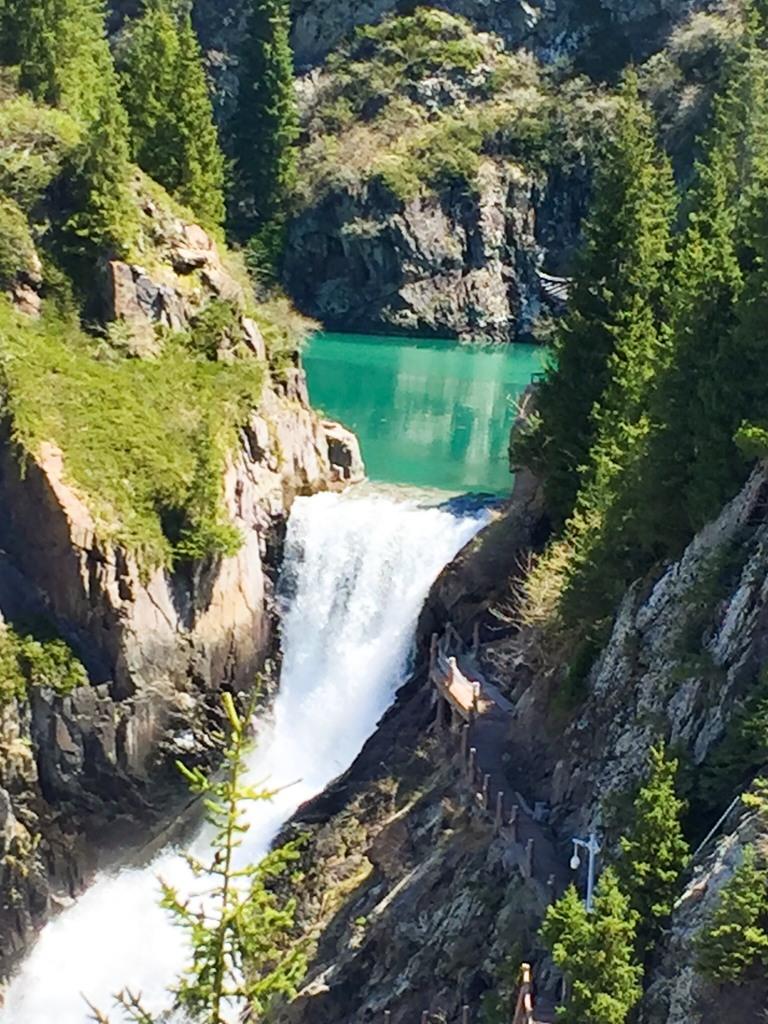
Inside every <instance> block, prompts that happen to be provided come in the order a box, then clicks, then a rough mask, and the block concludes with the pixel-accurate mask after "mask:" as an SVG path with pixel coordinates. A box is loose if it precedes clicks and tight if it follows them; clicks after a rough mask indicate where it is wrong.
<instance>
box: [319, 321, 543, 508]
mask: <svg viewBox="0 0 768 1024" xmlns="http://www.w3.org/2000/svg"><path fill="white" fill-rule="evenodd" d="M544 359H545V353H544V350H543V349H541V348H537V347H536V346H534V345H507V346H505V347H504V348H498V347H496V348H477V347H471V346H468V345H459V344H458V343H457V342H452V341H440V340H432V339H430V340H414V339H412V338H389V337H371V336H369V335H357V334H330V333H328V334H318V335H317V336H316V337H315V338H314V339H313V340H312V341H311V343H310V345H309V347H308V349H307V351H306V352H305V355H304V364H305V366H306V369H307V376H308V379H309V391H310V395H311V398H312V403H313V405H315V407H317V408H319V409H321V410H322V411H323V413H324V414H325V415H326V416H327V417H329V418H330V419H334V420H340V421H341V422H342V423H344V424H345V425H346V426H348V427H350V428H351V429H352V430H354V431H355V433H356V434H357V435H358V437H359V438H360V443H361V445H362V448H363V458H364V459H365V463H366V467H367V471H368V476H369V477H370V479H371V480H375V481H379V482H386V483H394V484H409V485H414V486H417V487H435V488H439V489H441V490H447V491H454V492H467V491H483V492H492V493H494V494H499V493H504V492H506V491H509V488H510V486H511V483H512V480H511V476H510V473H509V466H508V462H507V445H508V442H509V431H510V428H511V426H512V422H513V420H514V418H515V399H516V398H517V397H518V396H519V395H520V394H521V392H522V391H523V390H524V388H525V387H526V385H527V384H528V383H529V382H530V380H531V377H532V375H533V374H534V373H537V372H539V371H540V370H541V369H542V367H543V364H544Z"/></svg>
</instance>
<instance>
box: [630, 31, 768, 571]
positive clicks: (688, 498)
mask: <svg viewBox="0 0 768 1024" xmlns="http://www.w3.org/2000/svg"><path fill="white" fill-rule="evenodd" d="M767 111H768V72H767V70H766V56H765V53H764V52H762V51H761V49H760V47H759V46H758V37H757V29H756V26H755V24H754V23H750V24H749V25H748V28H747V32H746V35H745V41H744V44H743V46H742V47H741V49H740V51H739V52H738V53H737V55H736V57H735V58H734V60H733V63H732V65H731V67H730V68H729V72H728V76H727V81H726V86H725V89H724V92H723V94H722V95H721V96H720V97H719V98H718V100H717V101H716V106H715V114H714V122H713V126H712V129H711V130H710V133H709V137H708V138H707V140H706V141H705V148H704V155H703V158H702V160H701V161H700V163H699V164H698V167H697V182H696V185H695V187H694V189H693V190H692V191H691V194H690V199H689V214H688V223H687V226H686V229H685V232H684V234H683V238H682V242H681V244H680V247H679V250H678V253H677V256H676V260H675V275H674V280H675V287H674V291H673V302H672V333H673V343H672V350H671V359H670V365H669V370H668V372H667V373H666V374H665V375H664V377H663V378H662V380H661V381H660V386H659V389H658V394H657V397H656V401H655V403H654V409H653V417H654V424H655V433H654V438H653V441H652V444H651V448H650V451H649V464H648V467H647V475H648V481H647V483H646V484H645V490H646V497H647V499H648V500H649V502H650V505H649V511H650V512H651V513H655V516H654V528H655V530H656V532H657V533H658V534H659V535H660V536H661V537H664V538H665V539H666V544H667V548H668V550H670V551H673V552H674V551H676V550H679V548H680V546H681V545H682V544H683V543H685V542H686V541H687V540H688V538H689V537H690V535H691V533H693V532H694V531H695V530H696V529H698V528H699V527H701V526H702V525H703V523H704V522H706V521H707V519H708V518H710V517H711V516H712V515H713V514H714V513H715V512H716V511H717V510H718V509H719V507H720V506H721V505H722V502H723V501H724V499H725V498H726V497H728V496H730V495H731V494H733V493H735V491H736V490H737V488H738V486H739V484H740V482H741V481H742V480H743V478H744V473H745V463H744V460H743V459H742V458H740V457H739V454H738V452H737V450H736V447H735V445H734V440H733V437H734V434H735V432H736V429H737V427H738V425H739V422H740V416H741V415H743V413H744V411H746V410H745V405H744V402H743V395H744V391H745V390H746V391H749V390H750V388H751V383H752V380H751V371H752V370H753V369H754V370H757V371H758V373H759V370H760V367H759V365H755V362H754V361H753V362H752V364H751V365H750V366H745V365H744V363H743V361H742V358H741V352H740V350H741V348H742V344H743V342H744V340H745V339H744V338H743V337H742V338H741V339H737V338H736V337H735V329H736V323H737V305H738V303H739V299H740V296H741V292H742V288H743V263H744V252H743V249H744V245H743V242H742V241H741V240H740V237H739V236H740V234H741V233H742V229H741V227H740V224H741V222H742V214H743V205H744V204H743V196H744V195H746V193H747V191H748V187H749V182H750V180H751V179H752V178H753V175H754V171H755V160H756V157H757V153H758V152H759V149H760V148H761V147H762V146H763V144H764V143H763V140H764V137H765V129H766V120H765V119H766V112H767ZM681 499H682V500H681Z"/></svg>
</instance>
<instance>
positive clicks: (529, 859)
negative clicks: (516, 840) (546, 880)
mask: <svg viewBox="0 0 768 1024" xmlns="http://www.w3.org/2000/svg"><path fill="white" fill-rule="evenodd" d="M525 870H526V875H527V877H528V878H533V839H529V840H528V842H527V843H526V845H525Z"/></svg>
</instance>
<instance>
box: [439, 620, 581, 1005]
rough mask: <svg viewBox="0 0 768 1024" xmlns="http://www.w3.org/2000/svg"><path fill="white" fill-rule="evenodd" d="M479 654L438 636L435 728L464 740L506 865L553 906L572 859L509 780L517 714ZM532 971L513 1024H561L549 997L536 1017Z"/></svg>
mask: <svg viewBox="0 0 768 1024" xmlns="http://www.w3.org/2000/svg"><path fill="white" fill-rule="evenodd" d="M477 650H478V643H477V637H475V643H474V644H473V649H472V650H467V648H466V646H465V645H464V643H463V641H462V640H461V638H460V637H459V635H458V633H457V632H456V631H455V630H454V629H453V628H452V627H451V626H449V627H448V628H447V629H446V632H445V633H444V635H443V636H442V637H439V638H438V637H437V636H433V638H432V644H431V651H430V667H429V677H430V681H431V683H432V685H433V686H434V689H435V699H436V704H437V708H436V728H437V730H438V732H440V733H442V734H443V735H445V736H446V737H458V741H459V748H460V764H461V767H462V769H463V774H464V776H465V778H466V781H467V783H468V785H469V788H470V792H471V794H472V797H473V804H474V806H475V807H476V808H478V809H479V810H480V812H481V813H482V814H484V816H485V817H486V818H487V820H488V822H489V824H492V826H493V834H494V836H496V837H498V838H501V839H502V840H503V841H504V842H505V844H506V847H507V849H506V851H505V861H506V863H508V864H509V866H510V867H513V868H515V867H516V868H517V869H518V870H519V871H520V872H521V873H522V875H523V877H524V878H526V879H527V880H529V882H530V883H531V884H533V885H536V886H538V887H539V889H540V890H541V891H542V896H543V898H544V899H545V900H547V901H551V900H554V899H556V898H557V897H558V896H559V895H561V894H562V893H563V892H564V891H565V889H566V887H567V885H568V883H569V882H570V874H569V872H568V869H567V858H566V857H565V856H564V855H563V853H562V852H560V851H558V849H557V845H556V842H555V839H554V836H553V835H552V834H551V833H550V831H549V829H548V828H547V827H546V822H545V820H543V819H544V818H545V817H546V812H545V813H544V814H537V813H536V812H537V811H540V810H542V809H541V808H540V807H538V806H537V808H536V809H531V808H530V807H529V806H528V804H527V803H526V801H525V800H524V798H523V797H522V796H521V795H520V794H519V793H518V792H517V791H516V789H515V787H514V784H513V783H511V782H510V779H509V778H508V777H507V771H506V763H505V762H506V758H505V754H508V753H509V734H510V717H511V715H512V714H513V712H514V708H513V706H512V704H511V703H510V702H509V700H507V698H506V697H505V696H504V695H503V694H502V693H501V692H500V691H499V689H498V688H497V687H495V686H494V685H493V684H491V683H489V682H488V680H487V679H486V678H485V677H484V675H483V673H482V671H481V669H480V667H479V665H478V662H477ZM526 967H527V965H524V971H523V975H522V977H521V986H520V997H519V999H518V1006H517V1009H516V1011H515V1013H516V1015H515V1017H514V1021H513V1024H549V1022H551V1021H554V1020H555V1004H554V1001H553V1000H550V999H548V998H547V996H546V995H543V996H542V998H541V999H540V1000H538V1001H537V1005H536V1008H535V1010H534V1006H533V995H532V980H531V973H530V967H528V971H527V974H526V973H525V968H526ZM526 1014H528V1015H527V1016H526Z"/></svg>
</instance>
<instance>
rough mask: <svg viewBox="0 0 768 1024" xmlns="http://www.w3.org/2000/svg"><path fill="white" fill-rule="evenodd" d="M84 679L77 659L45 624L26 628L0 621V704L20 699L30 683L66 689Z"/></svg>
mask: <svg viewBox="0 0 768 1024" xmlns="http://www.w3.org/2000/svg"><path fill="white" fill-rule="evenodd" d="M87 682H88V675H87V673H86V671H85V669H84V668H83V666H82V664H81V662H80V661H79V660H78V659H77V657H76V656H75V655H74V653H73V652H72V649H71V648H70V647H69V645H68V644H66V643H65V642H64V641H63V640H62V639H61V638H60V637H58V636H57V635H56V634H55V632H53V631H52V630H51V629H50V627H49V626H47V624H44V623H42V624H37V625H36V626H35V627H31V628H30V629H29V630H27V629H14V628H12V627H11V626H9V625H7V624H6V623H0V706H2V705H3V704H6V703H8V702H9V701H11V700H14V699H22V698H23V697H24V696H25V695H26V693H27V691H28V689H29V687H30V686H37V687H47V688H49V689H52V690H55V691H56V692H57V693H70V692H71V691H72V690H74V689H75V688H76V687H78V686H84V685H85V684H86V683H87Z"/></svg>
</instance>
